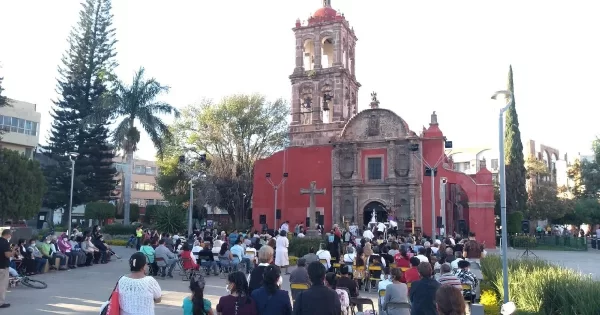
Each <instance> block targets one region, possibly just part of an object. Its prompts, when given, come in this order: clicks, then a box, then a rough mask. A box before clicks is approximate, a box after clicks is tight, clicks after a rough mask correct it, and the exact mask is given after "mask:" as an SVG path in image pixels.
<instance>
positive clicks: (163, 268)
mask: <svg viewBox="0 0 600 315" xmlns="http://www.w3.org/2000/svg"><path fill="white" fill-rule="evenodd" d="M159 261H162V262H164V263H165V266H164V267H160V266H158V262H159ZM154 263H155V264H156V267H157V268H158V270H156V274H157V275H164V274H165V273H166V272H167V265H166V264H167V262H166V261H165V259H164V258H162V257H154ZM163 270H164V272H163Z"/></svg>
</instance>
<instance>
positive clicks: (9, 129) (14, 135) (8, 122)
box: [0, 99, 42, 158]
mask: <svg viewBox="0 0 600 315" xmlns="http://www.w3.org/2000/svg"><path fill="white" fill-rule="evenodd" d="M8 104H9V106H5V107H1V108H0V129H1V130H2V131H3V132H4V133H3V134H2V136H0V137H1V138H2V139H1V140H0V148H6V149H10V150H15V151H19V152H21V153H23V154H24V155H25V156H27V157H28V158H32V157H33V152H35V148H36V147H37V145H38V143H39V140H40V121H41V118H42V114H40V113H39V112H37V106H36V105H35V104H32V103H27V102H22V101H17V100H13V99H8Z"/></svg>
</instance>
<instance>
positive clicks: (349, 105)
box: [290, 0, 360, 146]
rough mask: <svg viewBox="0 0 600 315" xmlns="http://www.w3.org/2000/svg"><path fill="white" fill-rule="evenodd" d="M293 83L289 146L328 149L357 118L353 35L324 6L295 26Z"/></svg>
mask: <svg viewBox="0 0 600 315" xmlns="http://www.w3.org/2000/svg"><path fill="white" fill-rule="evenodd" d="M293 31H294V34H295V35H296V67H295V68H294V72H293V73H292V75H290V80H291V81H292V102H291V106H292V109H291V111H292V123H291V125H290V143H291V145H292V146H310V145H322V144H327V143H329V142H330V141H331V140H332V139H334V138H335V137H337V136H339V134H340V132H341V131H342V129H343V128H344V125H345V124H346V122H347V121H348V119H350V117H352V116H353V115H354V114H356V113H357V102H356V100H357V97H358V96H357V94H358V88H359V87H360V83H358V81H356V76H355V72H354V69H355V58H354V56H355V54H354V52H355V47H356V41H357V38H356V35H355V34H354V29H352V28H351V27H350V25H349V24H348V21H347V20H346V18H345V17H344V15H343V14H341V13H340V12H338V11H336V10H334V9H333V8H332V7H331V0H323V7H322V8H319V9H318V10H317V11H316V12H315V13H314V14H313V15H312V16H310V17H309V18H308V20H306V21H300V19H298V20H296V26H295V27H294V28H293Z"/></svg>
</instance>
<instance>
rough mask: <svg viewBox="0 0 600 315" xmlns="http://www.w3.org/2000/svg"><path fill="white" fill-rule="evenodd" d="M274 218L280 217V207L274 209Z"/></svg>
mask: <svg viewBox="0 0 600 315" xmlns="http://www.w3.org/2000/svg"><path fill="white" fill-rule="evenodd" d="M275 219H277V220H279V219H281V209H277V210H275Z"/></svg>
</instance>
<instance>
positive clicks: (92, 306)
mask: <svg viewBox="0 0 600 315" xmlns="http://www.w3.org/2000/svg"><path fill="white" fill-rule="evenodd" d="M115 251H116V252H117V254H119V255H120V256H122V259H121V260H113V261H111V262H110V263H108V264H105V265H95V266H92V267H85V268H77V269H74V270H70V271H59V272H57V271H54V272H50V273H48V274H43V275H38V276H35V278H36V279H40V280H42V281H45V282H46V283H47V284H48V288H47V289H45V290H37V289H31V288H27V287H23V286H19V287H17V288H12V289H11V290H10V291H9V292H8V293H7V302H8V303H11V304H12V306H11V308H10V310H11V311H12V312H15V313H14V314H63V315H71V314H73V315H74V314H82V315H87V314H98V313H99V307H100V305H101V304H102V303H103V302H104V301H106V299H107V298H108V295H109V294H110V292H111V290H112V289H113V287H114V285H115V283H116V281H117V280H118V279H119V277H120V276H122V275H124V274H127V273H128V269H129V268H128V263H127V262H128V258H129V256H130V255H131V254H132V253H133V252H134V250H133V249H126V248H123V247H118V248H116V249H115ZM522 252H523V251H517V250H509V257H517V256H518V255H519V254H521V253H522ZM535 254H536V255H537V256H538V257H539V258H542V259H547V260H550V261H553V262H555V263H557V264H560V265H564V266H566V267H569V268H573V269H576V270H579V271H581V272H583V273H586V274H593V275H594V277H595V278H596V279H598V280H600V277H598V273H597V271H596V270H598V263H597V261H598V260H599V259H600V251H598V250H593V251H588V252H555V251H535ZM206 281H207V285H206V289H205V297H206V298H207V299H209V300H211V302H212V303H213V308H214V307H215V306H216V304H217V302H218V300H219V298H220V297H221V296H223V295H225V294H226V291H225V280H224V279H221V278H220V277H218V276H217V277H215V276H210V277H207V278H206ZM158 282H159V284H160V286H161V288H162V290H163V298H162V302H161V303H160V304H157V306H156V314H157V315H175V314H177V315H179V314H181V312H182V310H181V303H182V300H183V298H184V297H185V296H187V295H188V294H189V290H188V283H187V282H184V281H182V280H181V277H178V276H177V275H175V278H173V279H169V278H167V279H165V280H162V279H160V278H159V279H158ZM283 288H289V283H288V277H287V276H286V277H284V284H283ZM361 295H363V296H369V297H371V298H375V295H374V294H368V293H365V292H361ZM16 312H18V313H16Z"/></svg>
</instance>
